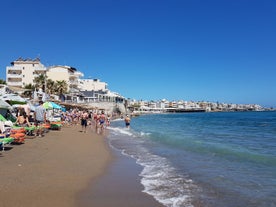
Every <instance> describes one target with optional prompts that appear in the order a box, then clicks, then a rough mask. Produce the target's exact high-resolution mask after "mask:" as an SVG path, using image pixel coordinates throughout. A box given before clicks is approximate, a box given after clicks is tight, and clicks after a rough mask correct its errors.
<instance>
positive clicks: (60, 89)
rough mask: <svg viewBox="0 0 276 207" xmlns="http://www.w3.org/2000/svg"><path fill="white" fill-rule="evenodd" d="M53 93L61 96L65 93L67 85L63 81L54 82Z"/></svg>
mask: <svg viewBox="0 0 276 207" xmlns="http://www.w3.org/2000/svg"><path fill="white" fill-rule="evenodd" d="M55 92H56V93H57V94H58V95H62V94H63V93H66V92H67V83H66V81H65V80H61V81H56V82H55Z"/></svg>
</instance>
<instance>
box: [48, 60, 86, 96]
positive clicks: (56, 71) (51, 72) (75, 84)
mask: <svg viewBox="0 0 276 207" xmlns="http://www.w3.org/2000/svg"><path fill="white" fill-rule="evenodd" d="M46 75H47V79H51V80H53V81H62V80H64V81H65V82H66V83H67V85H68V92H73V93H74V92H78V91H79V90H80V89H81V87H80V85H79V80H80V78H81V77H83V73H81V72H79V71H77V69H76V68H73V67H69V66H61V65H57V66H51V67H48V68H47V72H46Z"/></svg>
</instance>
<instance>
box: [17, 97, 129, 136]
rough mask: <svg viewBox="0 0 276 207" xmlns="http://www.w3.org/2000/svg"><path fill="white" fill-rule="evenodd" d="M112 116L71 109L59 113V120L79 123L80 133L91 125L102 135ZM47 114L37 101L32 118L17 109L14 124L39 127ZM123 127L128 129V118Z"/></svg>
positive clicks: (38, 132) (74, 123) (41, 103)
mask: <svg viewBox="0 0 276 207" xmlns="http://www.w3.org/2000/svg"><path fill="white" fill-rule="evenodd" d="M111 119H112V115H111V114H109V113H105V112H104V111H88V110H78V109H72V110H69V111H67V112H63V113H61V120H62V122H63V123H65V124H67V125H76V124H78V123H80V125H81V127H82V132H84V133H86V132H87V126H89V125H91V128H92V129H93V128H94V131H95V132H96V133H103V132H104V129H105V128H106V127H108V126H110V122H111ZM46 120H47V112H46V109H45V108H44V106H43V101H39V106H37V107H36V108H35V111H34V113H33V116H32V115H30V111H28V110H26V109H25V108H23V107H22V108H19V109H18V113H17V119H16V122H15V124H16V125H18V126H22V127H28V126H29V127H30V126H31V125H32V124H34V125H35V126H41V125H42V124H44V123H46ZM124 121H125V126H126V127H127V128H129V127H130V121H131V119H130V117H129V115H126V116H125V119H124ZM38 129H39V130H37V131H36V135H37V136H43V131H42V130H41V129H42V127H38Z"/></svg>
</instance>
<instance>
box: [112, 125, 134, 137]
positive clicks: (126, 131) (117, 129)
mask: <svg viewBox="0 0 276 207" xmlns="http://www.w3.org/2000/svg"><path fill="white" fill-rule="evenodd" d="M108 129H109V130H111V131H113V132H114V133H115V134H116V135H118V134H123V135H128V136H133V133H132V131H131V130H130V129H128V128H121V127H109V128H108Z"/></svg>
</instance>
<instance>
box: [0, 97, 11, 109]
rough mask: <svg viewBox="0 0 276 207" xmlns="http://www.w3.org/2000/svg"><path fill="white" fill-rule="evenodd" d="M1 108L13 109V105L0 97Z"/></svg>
mask: <svg viewBox="0 0 276 207" xmlns="http://www.w3.org/2000/svg"><path fill="white" fill-rule="evenodd" d="M0 108H1V109H11V108H12V107H11V105H10V104H8V103H7V102H6V101H5V100H3V99H0Z"/></svg>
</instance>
